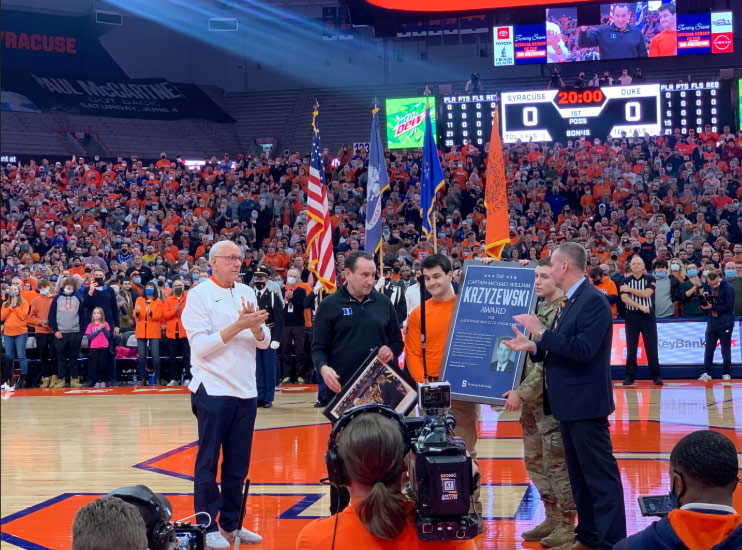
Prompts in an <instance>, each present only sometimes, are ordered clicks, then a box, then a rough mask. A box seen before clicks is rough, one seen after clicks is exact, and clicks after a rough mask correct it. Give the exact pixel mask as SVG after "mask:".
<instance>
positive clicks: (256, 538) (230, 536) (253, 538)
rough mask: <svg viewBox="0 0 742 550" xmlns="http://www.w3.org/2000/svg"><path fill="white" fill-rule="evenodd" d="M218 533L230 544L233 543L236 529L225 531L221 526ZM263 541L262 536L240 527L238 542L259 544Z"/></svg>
mask: <svg viewBox="0 0 742 550" xmlns="http://www.w3.org/2000/svg"><path fill="white" fill-rule="evenodd" d="M219 534H220V535H221V536H222V537H224V539H225V540H226V541H227V542H228V543H229V544H230V546H231V545H232V544H234V539H235V538H237V531H236V530H235V531H232V532H231V533H227V532H226V531H224V530H223V529H222V528H221V527H220V528H219ZM261 542H263V537H261V536H260V535H258V534H257V533H253V532H252V531H248V530H247V529H245V528H244V527H243V528H242V529H240V544H260V543H261Z"/></svg>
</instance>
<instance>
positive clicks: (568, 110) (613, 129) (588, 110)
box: [502, 84, 661, 143]
mask: <svg viewBox="0 0 742 550" xmlns="http://www.w3.org/2000/svg"><path fill="white" fill-rule="evenodd" d="M660 111H661V107H660V85H659V84H646V85H640V86H611V87H607V88H585V89H575V90H534V91H525V92H504V93H503V94H502V138H503V141H504V142H505V143H513V142H515V141H516V140H519V139H520V140H521V141H560V142H562V143H565V142H566V141H567V140H568V139H576V138H589V139H592V138H594V137H599V138H600V139H601V140H603V139H605V137H606V136H608V135H610V136H613V137H621V134H622V133H623V132H626V134H627V135H633V134H634V132H636V133H637V134H638V135H640V136H643V135H644V134H645V133H648V134H649V135H654V136H656V135H659V134H660V128H661V119H660V116H661V115H660Z"/></svg>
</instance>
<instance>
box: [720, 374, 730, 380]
mask: <svg viewBox="0 0 742 550" xmlns="http://www.w3.org/2000/svg"><path fill="white" fill-rule="evenodd" d="M721 379H722V380H731V379H732V377H731V376H730V375H728V374H723V375H722V376H721Z"/></svg>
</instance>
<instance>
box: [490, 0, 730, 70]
mask: <svg viewBox="0 0 742 550" xmlns="http://www.w3.org/2000/svg"><path fill="white" fill-rule="evenodd" d="M545 19H546V20H545V22H543V23H538V24H530V25H515V26H498V27H494V29H493V41H494V42H493V46H494V64H495V66H496V67H502V66H507V65H526V64H531V63H568V62H575V61H597V60H606V59H634V58H642V57H674V56H677V55H693V54H725V53H732V52H733V51H734V36H733V29H732V27H733V23H732V12H731V11H725V12H711V13H709V12H706V13H678V12H677V11H676V7H675V3H674V2H673V1H668V0H662V1H652V2H630V3H613V4H603V5H601V6H600V25H590V26H585V25H584V24H583V25H580V24H578V20H577V19H578V17H577V8H575V7H572V8H555V7H551V8H547V9H546V17H545Z"/></svg>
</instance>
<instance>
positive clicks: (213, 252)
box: [209, 241, 242, 263]
mask: <svg viewBox="0 0 742 550" xmlns="http://www.w3.org/2000/svg"><path fill="white" fill-rule="evenodd" d="M229 244H231V245H233V246H234V247H235V248H236V249H237V251H238V252H239V253H240V256H242V250H240V247H239V246H237V245H236V244H234V243H233V242H232V241H219V242H218V243H216V244H215V245H214V246H212V247H211V249H210V250H209V263H213V262H214V257H215V256H220V255H221V252H222V249H223V248H224V247H225V246H227V245H229Z"/></svg>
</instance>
